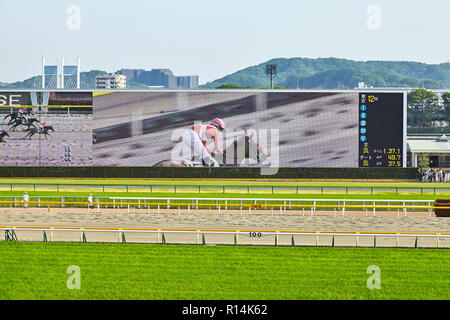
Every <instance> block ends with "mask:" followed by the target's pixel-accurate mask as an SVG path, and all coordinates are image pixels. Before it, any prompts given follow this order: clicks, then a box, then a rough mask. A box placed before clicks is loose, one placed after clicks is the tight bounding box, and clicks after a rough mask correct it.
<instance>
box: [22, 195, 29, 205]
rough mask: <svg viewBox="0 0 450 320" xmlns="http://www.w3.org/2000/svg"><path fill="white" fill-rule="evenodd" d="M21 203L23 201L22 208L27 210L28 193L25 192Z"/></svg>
mask: <svg viewBox="0 0 450 320" xmlns="http://www.w3.org/2000/svg"><path fill="white" fill-rule="evenodd" d="M22 201H23V207H24V208H28V201H30V197H29V196H28V193H27V192H26V191H25V193H24V194H23V196H22Z"/></svg>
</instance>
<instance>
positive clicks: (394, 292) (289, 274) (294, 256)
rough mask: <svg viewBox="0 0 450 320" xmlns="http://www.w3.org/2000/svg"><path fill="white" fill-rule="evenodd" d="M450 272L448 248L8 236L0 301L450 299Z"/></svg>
mask: <svg viewBox="0 0 450 320" xmlns="http://www.w3.org/2000/svg"><path fill="white" fill-rule="evenodd" d="M71 266H72V267H71ZM73 266H75V267H73ZM374 266H375V267H374ZM68 270H69V271H70V273H67V271H68ZM74 270H75V271H74ZM377 270H378V271H377ZM448 270H450V251H449V250H445V249H397V248H324V247H315V248H312V247H251V246H239V247H234V246H196V245H144V244H101V243H24V242H19V243H10V242H3V241H2V242H0V299H52V300H53V299H57V300H59V299H107V300H110V299H124V300H126V299H151V300H159V299H175V300H184V299H187V300H200V299H206V300H210V299H219V300H246V299H252V300H268V299H274V300H284V299H294V300H299V299H351V300H353V299H449V298H450V277H449V274H448ZM78 276H79V277H78ZM77 277H78V278H77ZM77 279H79V281H78V280H77ZM378 280H379V282H378ZM77 283H78V284H79V285H80V289H77V288H76V287H75V288H73V289H69V288H68V284H69V287H71V286H76V284H77ZM368 284H369V286H368ZM377 284H379V288H377Z"/></svg>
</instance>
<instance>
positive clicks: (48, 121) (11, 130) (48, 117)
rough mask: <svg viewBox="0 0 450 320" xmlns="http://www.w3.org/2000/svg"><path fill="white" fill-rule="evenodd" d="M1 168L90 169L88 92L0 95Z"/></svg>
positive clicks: (89, 104)
mask: <svg viewBox="0 0 450 320" xmlns="http://www.w3.org/2000/svg"><path fill="white" fill-rule="evenodd" d="M0 115H1V117H2V118H1V119H2V123H1V129H0V137H1V140H0V148H1V150H2V152H1V154H0V163H1V165H2V166H92V165H93V161H92V93H91V92H0Z"/></svg>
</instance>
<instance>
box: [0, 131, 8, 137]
mask: <svg viewBox="0 0 450 320" xmlns="http://www.w3.org/2000/svg"><path fill="white" fill-rule="evenodd" d="M0 136H2V137H4V136H7V137H9V134H8V132H6V131H4V130H3V131H2V133H0Z"/></svg>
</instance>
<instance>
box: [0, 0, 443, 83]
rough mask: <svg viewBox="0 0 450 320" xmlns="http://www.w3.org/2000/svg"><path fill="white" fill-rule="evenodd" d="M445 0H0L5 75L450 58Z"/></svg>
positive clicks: (224, 70) (1, 76) (202, 72)
mask: <svg viewBox="0 0 450 320" xmlns="http://www.w3.org/2000/svg"><path fill="white" fill-rule="evenodd" d="M448 12H450V1H448V0H426V1H424V0H394V1H393V0H370V1H369V0H340V1H335V0H314V1H313V0H310V1H301V0H277V1H273V0H272V1H267V0H227V1H223V0H220V1H219V0H164V1H161V0H160V1H153V0H145V1H144V0H127V1H116V0H95V1H92V0H90V1H89V0H39V1H32V0H1V1H0V13H1V19H0V30H1V43H2V48H3V49H2V50H0V81H2V82H14V81H22V80H24V79H27V78H29V77H31V76H34V75H38V74H40V70H41V61H42V57H43V56H45V58H46V61H47V64H48V65H50V64H52V65H56V61H57V59H58V57H59V56H63V57H64V58H65V64H66V65H70V64H75V63H76V57H77V56H80V57H81V71H89V70H93V69H96V70H104V71H108V72H115V71H117V70H119V69H122V68H142V69H147V70H150V69H154V68H169V69H171V70H172V71H173V72H174V74H175V75H177V76H179V75H198V76H199V83H200V84H204V83H206V82H208V81H213V80H215V79H218V78H221V77H223V76H225V75H228V74H230V73H233V72H236V71H238V70H240V69H243V68H246V67H249V66H253V65H257V64H260V63H263V62H266V61H267V60H269V59H272V58H292V57H305V58H326V57H337V58H345V59H352V60H359V61H367V60H397V61H398V60H406V61H417V62H425V63H432V64H437V63H442V62H447V61H449V60H450V19H449V18H448Z"/></svg>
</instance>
